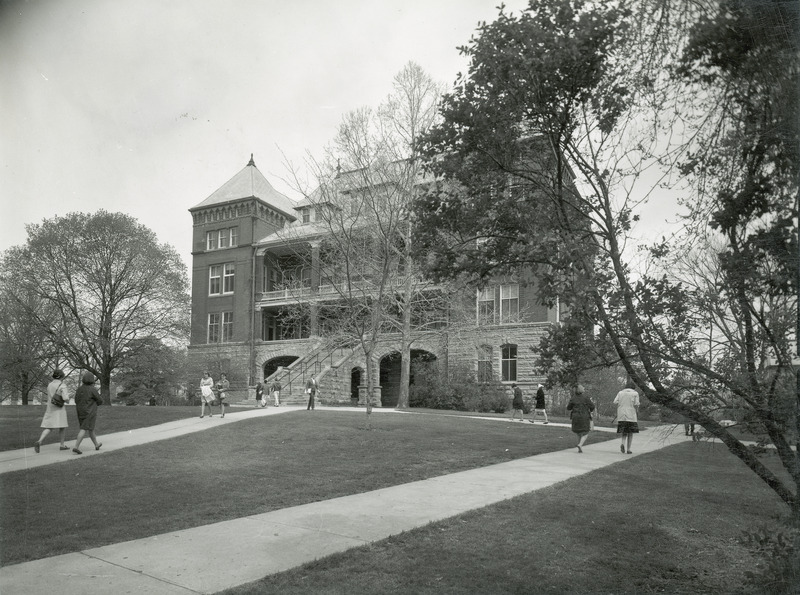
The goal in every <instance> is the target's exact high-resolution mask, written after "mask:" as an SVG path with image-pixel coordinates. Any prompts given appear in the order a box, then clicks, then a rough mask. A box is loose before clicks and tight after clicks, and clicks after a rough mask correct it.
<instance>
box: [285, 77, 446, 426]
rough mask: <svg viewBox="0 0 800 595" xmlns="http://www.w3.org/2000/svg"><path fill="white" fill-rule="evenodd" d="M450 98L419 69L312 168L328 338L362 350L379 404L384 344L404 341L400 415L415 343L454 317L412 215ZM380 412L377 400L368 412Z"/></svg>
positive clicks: (351, 125)
mask: <svg viewBox="0 0 800 595" xmlns="http://www.w3.org/2000/svg"><path fill="white" fill-rule="evenodd" d="M440 92H441V86H440V85H437V84H436V83H434V81H433V80H432V79H431V78H430V77H429V76H428V75H427V74H425V73H424V72H423V71H422V69H421V68H420V67H419V66H418V65H416V64H414V63H409V64H408V65H406V66H405V67H404V68H403V70H401V72H400V73H398V75H397V76H396V77H395V79H394V83H393V92H392V93H391V94H390V96H389V97H388V98H387V100H386V101H385V102H384V103H383V104H382V105H381V106H380V107H379V108H378V109H377V110H373V109H371V108H361V109H358V110H355V111H353V112H350V113H348V114H346V115H345V116H344V118H343V120H342V123H341V125H340V127H339V130H338V134H337V136H336V137H335V139H334V140H333V141H332V143H331V145H330V146H329V148H328V150H327V154H326V157H325V159H323V160H321V161H312V163H311V169H312V170H313V171H314V173H315V178H316V179H317V183H318V185H317V187H316V188H315V190H314V191H313V192H311V193H309V194H308V198H307V200H308V204H309V205H311V206H312V207H313V209H314V211H315V216H316V221H315V223H316V225H317V231H318V236H317V237H316V238H315V241H317V242H318V247H319V257H318V260H317V262H318V267H319V271H318V275H319V277H320V279H322V281H321V282H322V283H323V284H324V285H325V286H326V287H329V288H331V291H332V292H333V293H334V294H335V299H334V300H328V301H326V302H325V303H324V306H321V308H323V309H322V310H320V312H319V313H318V314H322V315H323V317H324V324H325V325H326V331H327V333H328V334H333V335H338V336H340V337H342V340H343V341H356V342H358V343H359V344H360V346H361V349H362V350H363V352H364V354H365V356H366V358H367V362H368V364H367V370H366V374H367V391H368V394H369V395H372V394H373V390H374V387H375V386H376V383H375V379H374V371H373V367H374V365H373V364H374V362H373V361H372V359H373V357H374V354H375V350H376V348H377V345H378V344H379V343H380V341H381V340H382V337H383V336H384V335H385V334H386V333H398V334H399V336H400V337H401V347H400V352H401V362H402V364H401V380H400V387H401V388H400V391H401V392H400V396H399V399H398V405H397V406H398V408H406V407H408V384H409V381H410V360H411V346H412V343H413V341H414V337H415V334H418V333H420V332H424V331H425V330H428V329H431V328H435V327H437V326H441V323H442V320H443V317H444V315H445V314H444V310H443V308H442V300H441V297H440V296H441V294H440V293H439V292H437V291H436V289H435V288H434V287H433V286H432V284H431V283H430V282H429V281H426V280H425V279H424V278H423V277H422V276H421V274H420V271H419V267H418V266H417V263H416V261H415V260H414V259H413V258H412V254H411V248H412V245H411V237H412V232H413V219H412V218H411V216H410V205H411V204H412V202H413V200H414V197H415V196H416V194H417V193H418V191H419V188H420V186H421V185H422V184H424V183H425V180H424V179H423V175H422V169H421V165H420V163H419V159H418V156H417V153H416V151H417V142H418V139H419V137H420V135H421V134H423V133H424V132H425V131H427V130H428V129H429V128H430V126H431V125H432V124H433V122H434V120H435V117H436V106H437V101H438V98H439V95H440ZM283 233H284V235H285V237H286V239H287V242H288V243H290V244H291V243H295V244H296V245H297V244H299V240H300V238H298V237H296V234H297V233H298V229H297V228H296V227H295V228H292V227H290V228H288V229H287V230H285V231H284V232H283ZM301 233H305V234H308V230H307V229H302V232H301ZM312 235H313V234H312ZM304 254H305V256H304ZM298 257H299V258H306V259H308V253H307V251H298ZM426 317H427V319H426ZM370 407H371V398H370V399H368V413H369V411H370Z"/></svg>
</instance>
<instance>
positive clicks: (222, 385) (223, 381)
mask: <svg viewBox="0 0 800 595" xmlns="http://www.w3.org/2000/svg"><path fill="white" fill-rule="evenodd" d="M230 387H231V383H230V382H228V377H227V376H226V375H225V374H220V375H219V382H218V383H217V398H218V399H219V412H220V413H222V417H225V399H227V398H228V389H230Z"/></svg>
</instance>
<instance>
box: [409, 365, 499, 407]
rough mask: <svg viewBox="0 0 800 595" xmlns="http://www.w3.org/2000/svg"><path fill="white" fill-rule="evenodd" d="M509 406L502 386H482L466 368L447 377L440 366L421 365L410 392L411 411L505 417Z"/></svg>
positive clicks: (452, 372) (415, 370) (496, 383)
mask: <svg viewBox="0 0 800 595" xmlns="http://www.w3.org/2000/svg"><path fill="white" fill-rule="evenodd" d="M508 403H509V399H508V396H507V395H506V391H505V388H504V387H503V385H502V384H501V383H499V382H488V383H480V384H479V383H478V382H477V381H476V380H475V376H474V374H473V373H472V372H471V371H470V370H469V369H468V368H467V367H465V366H457V367H454V368H453V369H451V370H450V374H449V376H448V377H444V375H442V374H441V373H440V372H439V370H438V367H437V365H436V362H426V363H420V364H418V366H416V367H415V369H414V383H413V384H412V385H411V387H410V388H409V404H410V405H411V407H428V408H431V409H450V410H456V411H478V412H482V413H486V412H490V411H494V412H496V413H503V412H505V411H506V410H507V409H508Z"/></svg>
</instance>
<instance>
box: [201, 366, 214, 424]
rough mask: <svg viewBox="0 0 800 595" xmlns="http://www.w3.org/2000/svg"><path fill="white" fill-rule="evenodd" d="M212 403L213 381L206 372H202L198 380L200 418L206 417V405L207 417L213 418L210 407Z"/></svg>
mask: <svg viewBox="0 0 800 595" xmlns="http://www.w3.org/2000/svg"><path fill="white" fill-rule="evenodd" d="M213 403H214V379H213V378H212V377H211V376H210V375H209V373H208V372H203V378H202V379H201V380H200V417H201V418H203V417H205V415H206V405H208V417H214V415H213V414H212V413H211V405H212V404H213Z"/></svg>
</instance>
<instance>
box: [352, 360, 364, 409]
mask: <svg viewBox="0 0 800 595" xmlns="http://www.w3.org/2000/svg"><path fill="white" fill-rule="evenodd" d="M359 386H361V368H353V369H352V371H351V372H350V402H351V403H352V404H353V405H358V387H359Z"/></svg>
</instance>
